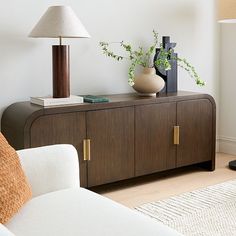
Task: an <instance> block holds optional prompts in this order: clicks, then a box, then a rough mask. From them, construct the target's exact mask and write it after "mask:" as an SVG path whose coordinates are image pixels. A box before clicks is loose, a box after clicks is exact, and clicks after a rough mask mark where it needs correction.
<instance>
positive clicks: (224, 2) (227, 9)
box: [218, 0, 236, 23]
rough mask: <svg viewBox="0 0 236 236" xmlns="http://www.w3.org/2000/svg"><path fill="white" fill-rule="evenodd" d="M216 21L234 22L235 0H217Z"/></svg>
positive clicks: (235, 16) (235, 18) (235, 20)
mask: <svg viewBox="0 0 236 236" xmlns="http://www.w3.org/2000/svg"><path fill="white" fill-rule="evenodd" d="M218 22H220V23H236V0H218Z"/></svg>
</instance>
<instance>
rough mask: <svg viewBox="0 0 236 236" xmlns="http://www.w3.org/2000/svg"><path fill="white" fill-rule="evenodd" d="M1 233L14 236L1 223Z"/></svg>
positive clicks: (3, 235) (4, 235) (5, 235)
mask: <svg viewBox="0 0 236 236" xmlns="http://www.w3.org/2000/svg"><path fill="white" fill-rule="evenodd" d="M0 235H1V236H14V234H13V233H11V232H10V231H9V230H8V229H7V228H6V227H5V226H4V225H2V224H1V223H0Z"/></svg>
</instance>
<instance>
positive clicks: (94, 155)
mask: <svg viewBox="0 0 236 236" xmlns="http://www.w3.org/2000/svg"><path fill="white" fill-rule="evenodd" d="M106 97H108V98H109V100H110V102H108V103H96V104H88V103H83V104H80V105H73V106H60V107H50V108H43V107H41V106H38V105H34V104H31V103H30V102H18V103H14V104H12V105H10V106H9V107H8V108H7V109H6V110H5V111H4V113H3V116H2V120H1V127H2V133H3V134H4V135H5V137H6V138H7V139H8V141H9V143H10V144H11V145H12V146H13V147H14V148H16V149H23V148H33V147H39V146H44V145H51V144H60V143H67V144H72V145H74V146H75V147H76V149H77V151H78V154H79V163H80V180H81V186H83V187H92V186H98V185H102V184H107V183H112V182H116V181H120V180H124V179H129V178H133V177H138V176H144V175H148V174H152V173H157V172H161V171H165V170H170V169H175V168H178V167H183V166H189V165H193V164H199V165H201V166H204V167H205V168H207V169H209V170H214V168H215V139H216V106H215V102H214V99H213V98H212V97H211V96H210V95H207V94H199V93H192V92H184V91H179V92H178V93H171V94H160V95H157V97H140V96H138V95H137V94H119V95H109V96H106Z"/></svg>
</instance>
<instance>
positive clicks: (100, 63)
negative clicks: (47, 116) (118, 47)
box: [0, 0, 218, 115]
mask: <svg viewBox="0 0 236 236" xmlns="http://www.w3.org/2000/svg"><path fill="white" fill-rule="evenodd" d="M214 2H215V1H214V0H207V1H206V0H146V1H144V0H142V1H141V0H119V1H117V0H99V1H92V0H67V1H51V0H43V1H32V0H21V1H19V0H10V1H4V0H1V8H0V115H1V113H2V111H3V110H4V109H5V108H6V107H7V106H8V105H10V104H11V103H13V102H16V101H22V100H28V99H29V97H30V96H44V95H48V94H50V93H51V90H52V86H51V45H52V44H54V43H57V40H54V39H31V38H27V35H28V33H29V32H30V30H31V29H32V27H33V26H34V25H35V24H36V22H37V21H38V20H39V18H40V16H41V15H42V14H43V13H44V12H45V10H46V9H47V7H48V6H50V5H58V4H65V5H71V7H72V8H73V9H74V11H75V12H76V13H77V15H78V16H79V17H80V19H81V21H82V22H83V24H84V25H85V27H86V28H87V30H88V32H89V33H90V34H91V36H92V38H91V39H71V40H65V42H66V43H68V44H70V45H71V91H72V93H73V94H88V93H89V94H108V93H123V92H130V91H132V88H130V87H129V86H128V83H127V67H128V63H117V62H115V61H113V60H112V59H109V58H106V57H104V56H103V55H102V53H101V50H100V49H99V47H98V42H99V41H101V40H104V41H106V40H107V41H120V40H126V41H129V42H131V43H134V44H136V45H139V44H142V45H146V46H147V45H149V44H150V43H151V42H152V29H156V30H157V31H158V32H159V33H160V34H161V35H170V36H171V37H172V40H173V41H175V42H177V43H178V47H177V49H176V50H177V51H178V52H179V56H181V57H186V58H187V59H188V60H189V61H190V62H191V63H192V64H194V65H195V67H196V69H197V71H198V72H199V74H200V75H201V76H202V78H203V79H204V80H205V81H206V82H207V86H206V87H204V88H203V89H201V88H198V87H197V86H196V85H195V84H194V82H193V80H191V79H190V78H189V77H188V75H187V74H186V73H185V72H184V71H180V73H179V88H180V89H182V90H191V91H199V92H206V93H210V94H212V95H213V96H214V97H215V98H216V100H218V96H217V95H218V92H217V91H218V82H217V81H218V62H217V58H218V32H217V23H216V20H215V3H214Z"/></svg>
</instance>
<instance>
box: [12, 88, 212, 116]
mask: <svg viewBox="0 0 236 236" xmlns="http://www.w3.org/2000/svg"><path fill="white" fill-rule="evenodd" d="M102 96H104V97H107V98H108V99H109V102H106V103H82V104H77V105H65V106H52V107H42V106H39V105H35V104H32V103H30V101H25V102H17V103H14V104H12V105H11V106H14V107H16V106H17V107H18V108H19V109H21V110H22V112H24V111H26V110H27V111H28V112H29V113H35V112H37V113H40V114H55V113H63V112H75V111H88V110H98V109H99V110H100V109H109V108H116V107H124V106H134V105H145V104H152V103H162V102H171V101H181V100H186V99H187V100H191V99H200V98H208V99H209V100H211V102H213V103H214V99H213V98H212V97H211V96H210V95H207V94H201V93H195V92H187V91H178V92H177V93H168V94H164V93H163V94H158V95H157V96H139V95H138V94H137V93H127V94H112V95H102ZM11 106H9V107H11ZM28 115H29V114H28Z"/></svg>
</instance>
